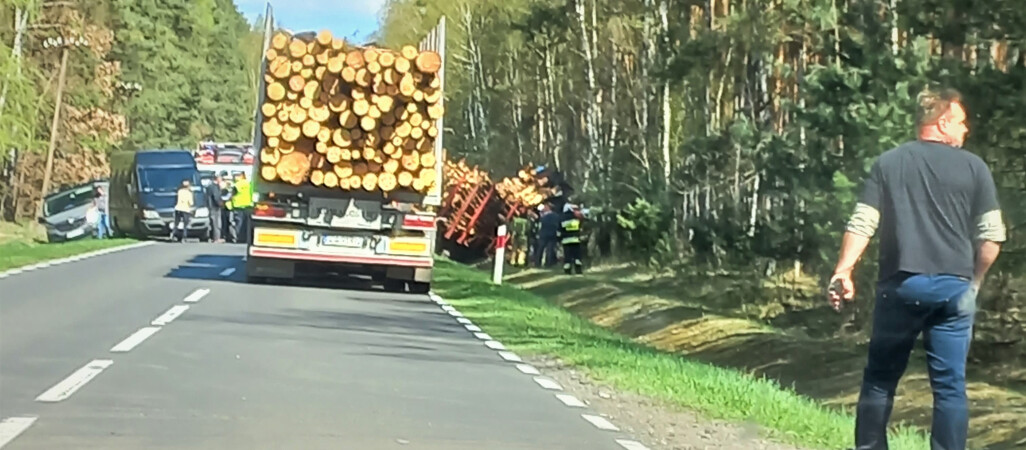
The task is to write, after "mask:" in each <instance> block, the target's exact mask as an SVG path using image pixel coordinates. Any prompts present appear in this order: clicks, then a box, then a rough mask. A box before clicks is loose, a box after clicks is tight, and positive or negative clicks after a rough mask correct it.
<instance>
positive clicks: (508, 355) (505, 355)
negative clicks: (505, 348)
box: [499, 352, 524, 362]
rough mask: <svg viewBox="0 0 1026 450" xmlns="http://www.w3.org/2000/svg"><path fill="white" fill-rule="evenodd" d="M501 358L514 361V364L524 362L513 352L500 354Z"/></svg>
mask: <svg viewBox="0 0 1026 450" xmlns="http://www.w3.org/2000/svg"><path fill="white" fill-rule="evenodd" d="M499 356H501V357H502V359H504V360H506V361H513V362H523V361H524V360H523V359H520V355H517V354H516V353H513V352H499Z"/></svg>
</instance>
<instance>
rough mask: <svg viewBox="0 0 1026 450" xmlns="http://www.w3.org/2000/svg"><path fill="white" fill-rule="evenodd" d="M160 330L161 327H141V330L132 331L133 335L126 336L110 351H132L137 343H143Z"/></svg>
mask: <svg viewBox="0 0 1026 450" xmlns="http://www.w3.org/2000/svg"><path fill="white" fill-rule="evenodd" d="M158 331H160V327H146V328H140V329H139V331H136V332H135V333H132V335H131V336H129V337H127V338H125V340H123V341H121V342H120V343H118V345H115V346H114V347H113V348H111V349H110V351H111V352H113V353H124V352H128V351H131V350H132V349H133V348H135V347H136V346H137V345H139V344H141V343H142V341H145V340H146V339H148V338H149V337H150V336H153V335H154V334H157V332H158Z"/></svg>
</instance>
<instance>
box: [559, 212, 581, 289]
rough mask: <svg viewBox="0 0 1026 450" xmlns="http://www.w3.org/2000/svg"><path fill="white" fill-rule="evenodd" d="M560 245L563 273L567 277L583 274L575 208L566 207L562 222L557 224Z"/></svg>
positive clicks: (579, 233)
mask: <svg viewBox="0 0 1026 450" xmlns="http://www.w3.org/2000/svg"><path fill="white" fill-rule="evenodd" d="M559 237H560V243H562V244H563V271H564V272H566V273H567V274H568V275H569V274H572V273H575V272H576V273H577V274H581V273H583V272H584V261H582V252H581V217H580V215H579V213H578V212H577V211H576V210H575V208H573V207H571V206H570V205H567V207H566V208H565V209H564V211H563V221H562V222H561V223H560V224H559Z"/></svg>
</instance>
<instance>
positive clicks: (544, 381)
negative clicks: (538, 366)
mask: <svg viewBox="0 0 1026 450" xmlns="http://www.w3.org/2000/svg"><path fill="white" fill-rule="evenodd" d="M534 382H535V383H538V386H541V387H543V388H545V389H548V390H550V391H562V390H563V386H560V385H559V383H557V382H556V381H555V380H551V379H548V378H545V377H534Z"/></svg>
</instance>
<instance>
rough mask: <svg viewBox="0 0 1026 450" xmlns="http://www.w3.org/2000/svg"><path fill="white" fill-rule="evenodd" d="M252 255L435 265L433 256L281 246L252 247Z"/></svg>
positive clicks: (276, 257)
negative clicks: (372, 253)
mask: <svg viewBox="0 0 1026 450" xmlns="http://www.w3.org/2000/svg"><path fill="white" fill-rule="evenodd" d="M249 254H250V256H255V257H258V258H273V259H291V260H301V261H318V262H335V263H348V264H372V265H381V266H401V267H425V268H429V267H432V266H433V265H434V261H433V259H432V258H430V257H427V258H421V257H409V256H393V255H375V256H369V255H360V256H357V255H341V254H335V253H326V252H315V251H310V250H292V249H280V248H263V247H250V248H249Z"/></svg>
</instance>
